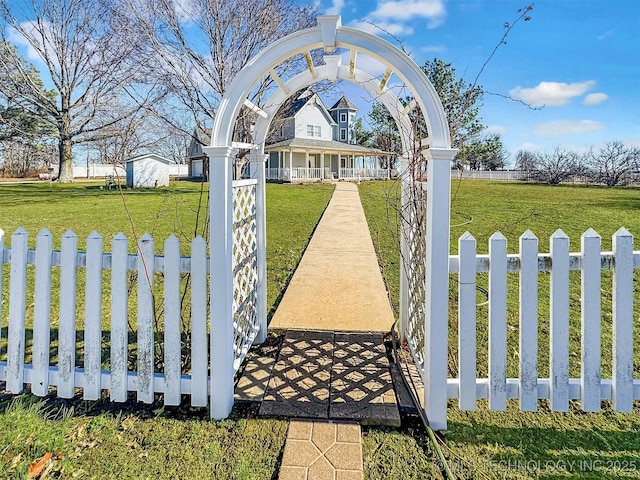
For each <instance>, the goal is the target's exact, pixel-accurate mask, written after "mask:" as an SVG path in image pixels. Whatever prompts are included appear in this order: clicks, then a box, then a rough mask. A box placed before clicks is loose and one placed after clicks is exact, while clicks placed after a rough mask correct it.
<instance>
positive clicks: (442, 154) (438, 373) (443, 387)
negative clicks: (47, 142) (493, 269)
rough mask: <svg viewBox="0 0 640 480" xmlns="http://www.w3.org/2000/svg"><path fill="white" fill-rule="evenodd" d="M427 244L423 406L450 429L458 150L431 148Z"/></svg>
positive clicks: (435, 424) (434, 421) (435, 423)
mask: <svg viewBox="0 0 640 480" xmlns="http://www.w3.org/2000/svg"><path fill="white" fill-rule="evenodd" d="M427 152H430V153H431V158H430V159H428V160H427V179H428V182H427V211H426V219H427V236H426V242H425V244H426V245H425V276H426V279H425V310H424V314H425V319H424V338H425V344H424V348H425V352H426V354H425V356H424V405H425V411H426V414H427V418H428V419H429V425H430V426H431V428H433V429H434V430H446V429H447V375H448V369H447V362H448V355H447V352H448V345H449V340H448V330H449V329H448V325H449V324H448V320H449V227H450V225H449V224H450V221H449V213H450V212H449V210H450V205H449V204H450V201H451V160H453V157H454V156H455V154H456V152H457V149H455V148H430V149H429V150H427Z"/></svg>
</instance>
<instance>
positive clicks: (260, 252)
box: [249, 151, 269, 343]
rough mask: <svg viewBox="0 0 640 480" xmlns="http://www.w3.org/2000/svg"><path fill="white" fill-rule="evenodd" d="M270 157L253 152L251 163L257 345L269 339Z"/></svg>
mask: <svg viewBox="0 0 640 480" xmlns="http://www.w3.org/2000/svg"><path fill="white" fill-rule="evenodd" d="M268 157H269V155H265V154H263V153H260V152H258V151H254V152H251V156H250V160H249V161H250V162H251V163H252V165H253V167H254V172H255V178H256V180H257V181H258V184H257V185H256V244H257V248H256V250H257V251H256V256H257V264H258V284H257V286H256V288H257V299H256V316H257V321H258V325H259V326H260V331H259V332H258V335H257V336H256V339H255V341H256V343H264V341H265V340H266V339H267V199H266V182H265V180H266V178H265V163H266V161H267V158H268Z"/></svg>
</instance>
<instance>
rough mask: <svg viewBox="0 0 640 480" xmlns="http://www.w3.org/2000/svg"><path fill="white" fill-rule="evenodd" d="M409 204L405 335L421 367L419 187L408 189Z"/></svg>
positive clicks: (422, 220) (422, 225) (422, 221)
mask: <svg viewBox="0 0 640 480" xmlns="http://www.w3.org/2000/svg"><path fill="white" fill-rule="evenodd" d="M408 188H409V189H410V198H411V201H410V202H409V204H408V205H407V207H406V208H405V209H404V214H405V215H407V217H408V222H407V227H406V228H405V231H404V232H403V235H405V238H406V242H407V246H408V249H407V250H408V252H407V257H408V258H406V259H404V261H405V264H406V266H407V272H408V289H409V302H408V312H407V315H408V322H407V331H406V332H405V334H406V337H407V340H408V341H409V345H410V347H411V350H412V351H413V355H414V358H415V361H416V363H417V364H418V366H419V367H420V370H421V371H422V368H423V366H424V315H425V304H424V298H425V235H426V210H425V205H426V198H425V195H426V192H424V191H423V190H422V188H421V187H414V186H409V187H408Z"/></svg>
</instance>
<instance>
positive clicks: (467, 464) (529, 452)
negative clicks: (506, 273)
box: [360, 180, 640, 479]
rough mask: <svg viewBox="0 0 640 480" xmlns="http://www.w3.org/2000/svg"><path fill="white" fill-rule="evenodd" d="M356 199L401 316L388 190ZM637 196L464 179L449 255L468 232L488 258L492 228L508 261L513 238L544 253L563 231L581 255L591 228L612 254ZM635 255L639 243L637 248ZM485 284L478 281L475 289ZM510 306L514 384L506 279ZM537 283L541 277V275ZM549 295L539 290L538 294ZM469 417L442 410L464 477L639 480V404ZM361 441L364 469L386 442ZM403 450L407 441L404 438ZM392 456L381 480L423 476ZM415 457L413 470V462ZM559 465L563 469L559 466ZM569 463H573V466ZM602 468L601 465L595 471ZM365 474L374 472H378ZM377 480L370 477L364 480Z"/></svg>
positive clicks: (417, 467) (639, 279) (457, 185)
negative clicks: (528, 239)
mask: <svg viewBox="0 0 640 480" xmlns="http://www.w3.org/2000/svg"><path fill="white" fill-rule="evenodd" d="M360 197H361V199H362V203H363V206H364V209H365V213H366V216H367V220H368V222H369V226H370V229H371V233H372V238H373V241H374V244H375V246H376V249H377V252H378V257H379V262H380V264H381V267H382V270H383V273H384V276H385V280H386V282H387V285H388V288H389V291H390V294H391V300H392V303H393V305H394V308H395V309H396V312H397V308H398V293H399V292H398V290H399V288H398V284H399V264H400V263H399V262H400V258H399V253H398V234H397V227H396V225H397V215H396V205H397V198H398V191H397V185H396V184H395V183H394V182H386V183H380V182H371V183H364V184H362V185H361V186H360ZM639 212H640V189H637V188H634V189H626V188H617V189H607V188H598V187H574V186H555V187H550V186H544V185H527V184H520V183H490V182H483V181H473V180H463V181H461V182H459V181H454V182H453V183H452V229H451V249H452V252H453V253H455V252H456V251H457V239H458V237H459V236H460V235H462V233H464V232H465V231H469V232H471V233H472V234H473V235H474V236H475V238H476V239H477V241H478V252H479V253H487V251H488V243H487V242H488V239H489V237H490V236H491V235H492V234H493V233H494V232H495V231H497V230H499V231H501V232H502V233H503V234H504V235H505V236H506V237H507V239H508V242H509V244H508V245H509V247H508V250H509V252H510V253H515V252H517V248H518V237H519V236H520V235H521V234H522V233H523V232H524V231H525V230H526V229H530V230H532V231H533V232H534V233H535V234H536V235H537V236H538V238H539V240H540V251H541V252H547V251H548V245H549V242H548V238H549V236H550V235H551V234H552V233H553V232H554V231H555V230H556V229H558V228H562V229H563V231H564V232H565V233H567V234H568V235H569V237H570V239H571V251H579V250H580V235H581V234H582V233H583V232H584V231H585V230H587V229H588V228H590V227H592V228H594V229H595V230H596V231H597V232H598V233H600V235H601V236H602V240H603V248H604V249H610V248H611V235H612V234H613V233H614V232H615V231H616V230H617V229H618V228H619V227H621V226H624V227H626V228H627V229H628V230H629V231H631V233H632V234H636V235H640V217H639V216H638V213H639ZM635 244H636V249H637V248H638V247H637V245H638V240H636V242H635ZM482 281H483V279H482V278H480V279H479V283H480V282H482ZM509 282H510V288H511V291H512V292H513V291H514V288H516V289H515V293H514V294H513V295H510V298H509V299H508V329H509V334H508V335H509V340H508V341H509V343H508V352H509V354H508V355H509V362H508V369H509V371H508V375H510V376H517V337H518V333H517V325H518V322H517V315H518V313H517V275H513V276H511V278H510V279H509ZM540 282H541V284H543V283H545V282H548V275H545V274H541V276H540ZM571 282H572V285H571V295H572V297H571V303H572V306H571V320H570V321H571V327H570V328H571V342H572V351H574V352H579V345H580V333H579V328H580V327H579V309H580V306H579V303H580V302H579V276H577V275H574V274H573V273H572V278H571ZM608 282H610V275H608V274H606V273H605V274H603V283H602V285H603V324H602V328H603V339H602V349H603V364H604V368H603V375H609V374H610V363H611V334H610V331H611V313H610V308H611V304H610V292H608V291H607V288H609V290H610V284H609V283H608ZM453 286H454V282H453V281H452V282H451V287H452V288H451V302H450V303H451V311H452V312H455V298H456V296H455V290H454V289H453ZM540 288H541V292H540V304H541V305H540V309H539V318H540V331H539V342H540V343H539V344H540V348H539V351H540V357H539V364H540V373H539V375H540V376H543V375H544V374H545V369H547V366H548V322H547V320H546V317H548V303H547V300H548V293H547V295H545V291H546V292H548V285H541V287H540ZM545 289H546V290H545ZM635 291H636V296H635V298H634V300H635V303H636V312H637V313H636V318H638V319H640V276H639V275H638V273H637V272H636V290H635ZM477 314H478V332H479V333H480V335H479V337H478V369H479V374H480V375H486V354H487V344H486V334H485V335H482V333H483V332H486V316H487V311H486V307H478V311H477ZM638 324H639V325H638V326H636V329H635V332H634V338H635V341H634V344H635V345H640V320H639V321H638ZM449 327H450V345H451V347H450V359H451V360H450V368H449V370H450V374H451V375H453V376H455V373H456V371H457V367H456V365H455V364H456V361H455V355H456V354H457V352H456V338H457V337H456V330H457V327H456V324H455V321H454V318H453V317H452V321H450V325H449ZM635 354H636V356H635V358H636V362H635V374H634V376H635V377H636V378H637V377H638V376H640V351H638V349H636V352H635ZM570 367H571V375H572V376H579V354H575V353H574V354H572V357H571V364H570ZM478 403H479V406H478V409H477V410H476V411H475V412H462V411H460V410H458V408H457V402H451V403H450V408H449V413H448V415H449V429H448V432H447V435H446V438H447V445H446V447H445V451H446V452H447V455H448V457H449V459H450V461H451V464H452V469H453V470H454V471H456V470H457V472H458V473H459V474H460V475H461V476H462V478H575V479H578V478H593V479H596V478H640V454H639V453H638V452H640V405H637V404H636V408H635V409H634V412H633V413H632V414H619V413H616V412H613V411H612V410H611V408H610V406H609V405H608V403H607V402H605V408H604V409H603V411H602V413H598V414H584V413H582V412H581V411H580V409H579V405H578V404H575V403H573V402H572V404H571V412H570V413H567V414H564V413H554V412H550V411H549V410H548V405H547V402H544V401H541V402H540V410H541V411H540V412H537V413H524V412H520V411H519V410H518V408H517V402H515V401H509V408H508V411H507V412H491V411H489V410H488V409H487V405H486V402H485V401H479V402H478ZM366 437H367V440H366V441H365V443H364V448H365V457H366V458H365V465H366V464H367V462H368V459H370V458H371V457H372V456H373V457H374V458H375V457H379V456H380V455H381V452H382V451H384V450H385V449H384V448H381V445H383V444H385V445H386V443H385V442H387V441H388V438H387V437H384V436H383V437H380V436H379V432H377V431H372V432H370V433H368V434H367V435H366ZM402 441H403V442H407V441H408V440H407V439H403V440H402ZM387 450H388V452H389V454H388V455H387V457H386V458H385V459H384V461H378V462H374V463H375V464H376V467H375V468H378V469H379V468H381V467H380V465H382V466H383V467H384V466H387V465H393V464H394V463H399V462H400V459H402V462H400V463H405V467H403V469H400V468H398V469H395V470H394V469H393V468H391V467H388V470H387V471H386V473H385V475H384V476H383V477H380V478H398V479H400V478H420V477H419V476H418V475H412V476H403V475H404V474H403V470H404V471H405V472H417V471H421V469H423V468H424V464H425V457H430V454H429V453H428V450H425V454H424V456H421V455H420V454H419V452H420V450H415V451H416V452H418V453H417V454H415V455H411V456H409V457H408V458H409V460H407V459H405V458H404V456H405V453H406V449H403V450H400V451H399V452H395V451H394V450H393V449H387ZM411 458H412V459H414V461H413V462H412V461H411V460H410V459H411ZM562 462H565V463H562ZM571 462H573V463H571ZM598 462H600V463H598ZM371 471H377V470H375V469H373V470H371ZM371 478H375V477H371Z"/></svg>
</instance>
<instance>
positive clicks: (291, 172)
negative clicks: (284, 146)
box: [289, 148, 293, 181]
mask: <svg viewBox="0 0 640 480" xmlns="http://www.w3.org/2000/svg"><path fill="white" fill-rule="evenodd" d="M292 179H293V149H292V148H290V149H289V181H291V180H292Z"/></svg>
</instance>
